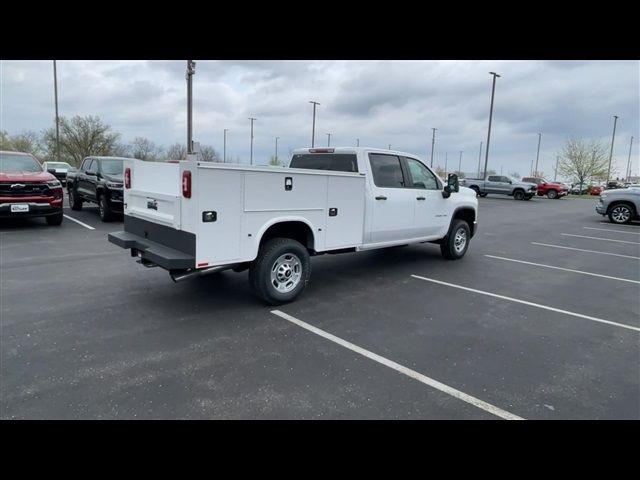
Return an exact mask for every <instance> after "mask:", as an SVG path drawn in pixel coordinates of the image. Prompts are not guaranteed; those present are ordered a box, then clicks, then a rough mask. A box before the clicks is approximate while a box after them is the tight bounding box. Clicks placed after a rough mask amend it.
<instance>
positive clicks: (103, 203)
mask: <svg viewBox="0 0 640 480" xmlns="http://www.w3.org/2000/svg"><path fill="white" fill-rule="evenodd" d="M98 207H99V210H100V220H102V221H103V222H110V221H111V220H113V211H112V210H111V205H110V204H109V199H108V198H107V196H106V195H101V196H100V199H99V200H98Z"/></svg>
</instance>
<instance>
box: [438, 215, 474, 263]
mask: <svg viewBox="0 0 640 480" xmlns="http://www.w3.org/2000/svg"><path fill="white" fill-rule="evenodd" d="M470 239H471V230H469V224H468V223H467V222H465V221H464V220H454V221H453V222H452V224H451V227H449V233H447V236H446V237H444V238H443V239H442V243H441V244H440V253H442V256H443V257H444V258H446V259H447V260H459V259H461V258H462V257H464V254H465V253H467V248H469V240H470Z"/></svg>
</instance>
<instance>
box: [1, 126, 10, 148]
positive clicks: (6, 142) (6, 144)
mask: <svg viewBox="0 0 640 480" xmlns="http://www.w3.org/2000/svg"><path fill="white" fill-rule="evenodd" d="M0 150H11V138H9V134H8V133H7V132H6V131H5V130H0Z"/></svg>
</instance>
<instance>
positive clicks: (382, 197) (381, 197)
mask: <svg viewBox="0 0 640 480" xmlns="http://www.w3.org/2000/svg"><path fill="white" fill-rule="evenodd" d="M386 199H387V197H385V196H384V195H378V196H377V197H376V200H386Z"/></svg>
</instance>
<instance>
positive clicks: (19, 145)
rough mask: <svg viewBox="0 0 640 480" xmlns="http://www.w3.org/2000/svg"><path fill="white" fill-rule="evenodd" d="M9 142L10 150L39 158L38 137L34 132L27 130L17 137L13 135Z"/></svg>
mask: <svg viewBox="0 0 640 480" xmlns="http://www.w3.org/2000/svg"><path fill="white" fill-rule="evenodd" d="M9 141H10V150H14V151H16V152H25V153H31V154H33V155H35V156H40V153H41V148H40V136H39V135H38V134H37V133H36V132H34V131H31V130H29V131H24V132H21V133H19V134H18V135H13V136H11V138H10V139H9Z"/></svg>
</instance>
